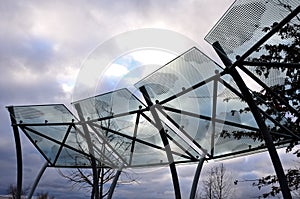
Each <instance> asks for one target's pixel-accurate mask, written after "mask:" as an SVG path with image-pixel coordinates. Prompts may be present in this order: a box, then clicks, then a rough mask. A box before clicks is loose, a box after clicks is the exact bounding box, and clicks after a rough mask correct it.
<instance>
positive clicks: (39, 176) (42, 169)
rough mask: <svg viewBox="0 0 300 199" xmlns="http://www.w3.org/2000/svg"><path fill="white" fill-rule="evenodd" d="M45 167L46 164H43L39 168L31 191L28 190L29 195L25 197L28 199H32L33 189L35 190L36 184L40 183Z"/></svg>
mask: <svg viewBox="0 0 300 199" xmlns="http://www.w3.org/2000/svg"><path fill="white" fill-rule="evenodd" d="M47 167H48V162H45V164H44V165H43V167H42V168H41V170H40V172H39V174H38V175H37V177H36V179H35V181H34V183H33V185H32V187H31V189H30V192H29V194H28V196H27V198H28V199H31V198H32V195H33V194H34V191H35V189H36V187H37V185H38V183H39V182H40V179H41V177H42V175H43V174H44V172H45V170H46V168H47Z"/></svg>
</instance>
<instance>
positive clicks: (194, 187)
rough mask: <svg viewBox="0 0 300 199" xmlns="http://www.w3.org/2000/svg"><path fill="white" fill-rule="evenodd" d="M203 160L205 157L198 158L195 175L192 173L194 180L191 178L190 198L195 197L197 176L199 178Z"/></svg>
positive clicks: (193, 198)
mask: <svg viewBox="0 0 300 199" xmlns="http://www.w3.org/2000/svg"><path fill="white" fill-rule="evenodd" d="M204 160H205V157H201V159H200V160H199V163H198V166H197V169H196V172H195V175H194V180H193V184H192V188H191V193H190V199H195V196H196V191H197V186H198V182H199V178H200V173H201V170H202V167H203V163H204Z"/></svg>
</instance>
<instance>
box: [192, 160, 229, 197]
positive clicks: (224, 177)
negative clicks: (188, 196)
mask: <svg viewBox="0 0 300 199" xmlns="http://www.w3.org/2000/svg"><path fill="white" fill-rule="evenodd" d="M202 184H203V187H202V189H201V192H198V194H197V196H196V197H197V198H199V199H226V198H231V196H232V195H233V188H232V185H233V179H232V178H231V177H230V175H229V174H228V172H227V171H226V168H225V167H224V165H223V164H220V165H218V166H215V167H212V168H210V170H209V171H208V173H207V178H206V179H204V180H203V181H202Z"/></svg>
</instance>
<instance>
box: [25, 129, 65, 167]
mask: <svg viewBox="0 0 300 199" xmlns="http://www.w3.org/2000/svg"><path fill="white" fill-rule="evenodd" d="M26 133H27V135H28V136H29V137H30V139H31V140H32V141H33V142H34V144H36V146H37V147H38V148H39V149H40V150H41V151H42V152H43V153H44V155H45V156H46V157H47V158H48V160H50V162H51V163H53V162H54V160H55V157H56V155H57V152H58V150H59V147H60V145H59V144H57V143H55V142H52V141H50V140H48V139H46V138H43V137H41V136H39V135H37V134H35V133H33V132H31V131H29V130H26Z"/></svg>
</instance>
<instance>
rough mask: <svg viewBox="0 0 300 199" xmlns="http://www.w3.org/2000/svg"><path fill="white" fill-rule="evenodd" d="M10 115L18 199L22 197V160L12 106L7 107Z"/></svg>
mask: <svg viewBox="0 0 300 199" xmlns="http://www.w3.org/2000/svg"><path fill="white" fill-rule="evenodd" d="M7 109H8V111H9V113H10V119H11V124H12V127H13V131H14V138H15V144H16V156H17V193H16V199H20V198H21V195H22V180H23V160H22V149H21V141H20V134H19V129H18V127H17V121H16V119H15V113H14V110H13V107H12V106H9V107H7Z"/></svg>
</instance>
